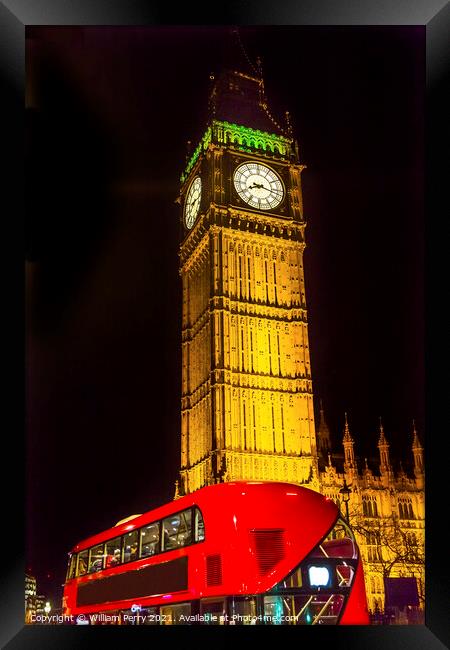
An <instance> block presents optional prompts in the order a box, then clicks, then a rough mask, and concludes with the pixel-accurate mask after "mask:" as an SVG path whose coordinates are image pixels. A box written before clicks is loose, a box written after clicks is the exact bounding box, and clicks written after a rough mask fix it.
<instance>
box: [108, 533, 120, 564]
mask: <svg viewBox="0 0 450 650" xmlns="http://www.w3.org/2000/svg"><path fill="white" fill-rule="evenodd" d="M121 542H122V538H121V537H115V538H114V539H110V540H108V541H107V542H106V545H105V555H106V562H105V569H109V568H110V567H113V566H117V565H118V564H120V563H121V562H122V555H121Z"/></svg>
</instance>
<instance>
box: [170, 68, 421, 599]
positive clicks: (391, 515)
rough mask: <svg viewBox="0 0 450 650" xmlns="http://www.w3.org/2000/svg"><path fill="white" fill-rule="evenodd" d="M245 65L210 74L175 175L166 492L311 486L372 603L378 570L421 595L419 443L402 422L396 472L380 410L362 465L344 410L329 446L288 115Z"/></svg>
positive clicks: (377, 594) (380, 593)
mask: <svg viewBox="0 0 450 650" xmlns="http://www.w3.org/2000/svg"><path fill="white" fill-rule="evenodd" d="M246 66H247V67H245V66H241V68H240V69H236V68H231V69H228V70H224V71H223V72H222V73H221V74H220V75H218V77H217V78H216V79H214V80H213V81H214V84H213V87H212V91H211V94H210V99H209V121H208V123H207V124H206V125H205V129H204V133H203V136H202V138H201V139H200V141H199V143H198V146H197V147H196V148H195V150H193V151H191V152H190V154H189V156H188V158H187V160H186V166H185V169H184V172H183V174H182V177H181V190H180V196H179V198H178V203H179V205H180V230H181V245H180V251H179V257H180V276H181V282H182V301H183V304H182V396H181V469H180V475H179V480H178V481H177V489H176V496H177V495H182V494H186V493H189V492H193V491H194V490H197V489H199V488H201V487H203V486H205V485H209V484H212V483H216V482H220V481H234V480H251V481H258V480H261V481H285V482H289V483H294V484H298V485H303V486H306V487H309V488H311V489H313V490H317V491H319V492H321V493H323V494H324V495H326V496H328V497H329V498H331V499H333V500H334V501H335V502H336V503H337V504H338V505H339V506H340V507H341V510H342V512H343V514H344V515H346V509H347V508H348V510H347V514H348V517H349V520H350V523H351V525H352V527H353V529H354V531H355V534H356V537H357V540H358V542H359V544H360V549H361V553H362V559H363V564H364V569H365V579H366V587H367V589H366V591H367V597H368V605H369V608H370V609H371V610H372V611H377V610H383V608H384V581H383V578H384V577H396V576H399V577H400V576H403V577H413V576H414V577H416V579H417V585H418V593H419V596H420V597H421V598H423V595H424V561H423V548H424V463H423V449H422V446H421V443H420V441H419V436H418V433H417V431H416V429H415V427H414V426H413V427H412V430H411V438H410V439H411V448H410V450H409V453H410V454H411V458H412V460H413V468H414V469H413V474H411V475H407V474H406V473H405V471H404V470H403V469H402V468H401V467H400V469H399V470H398V469H397V468H396V470H395V471H394V468H393V466H392V462H391V458H390V455H389V435H388V432H386V433H385V432H384V430H383V425H382V423H380V431H379V440H378V458H377V459H376V462H374V461H373V459H370V464H369V462H368V461H367V459H365V460H364V461H363V462H361V461H359V460H358V459H357V456H356V451H357V449H355V442H354V440H353V437H352V431H351V427H350V425H349V422H348V420H347V417H346V418H345V421H344V422H343V430H342V443H341V444H342V447H341V450H342V453H333V451H332V446H331V437H330V431H329V428H328V426H327V423H326V419H325V415H324V410H323V409H322V407H321V408H320V417H319V422H318V425H317V426H316V424H315V415H314V406H315V405H314V403H313V382H312V377H311V364H310V353H309V343H308V317H307V306H306V299H305V277H304V267H303V251H304V249H305V228H306V221H305V215H304V211H303V200H302V182H301V176H302V170H303V169H304V165H303V164H301V162H300V156H299V150H298V145H297V143H296V141H295V140H294V138H293V133H292V128H291V125H290V119H289V114H286V118H285V119H284V120H283V123H282V124H281V123H279V122H278V121H277V120H276V119H275V118H274V116H273V115H272V113H271V111H270V109H269V106H268V103H267V99H266V95H265V91H264V80H263V76H262V73H261V67H260V65H259V63H256V64H255V65H254V66H253V64H252V63H251V62H250V61H247V62H246ZM317 406H318V405H317V404H316V407H317ZM356 447H357V444H356ZM406 464H407V459H406V458H405V465H406ZM408 465H409V463H408ZM422 603H423V600H422Z"/></svg>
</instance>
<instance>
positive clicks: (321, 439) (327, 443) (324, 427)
mask: <svg viewBox="0 0 450 650" xmlns="http://www.w3.org/2000/svg"><path fill="white" fill-rule="evenodd" d="M317 442H318V448H319V452H320V453H322V454H323V457H325V454H326V453H327V452H328V451H329V450H330V449H331V437H330V429H329V428H328V424H327V422H326V420H325V413H324V410H323V402H322V400H320V417H319V427H318V429H317Z"/></svg>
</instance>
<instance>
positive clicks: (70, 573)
mask: <svg viewBox="0 0 450 650" xmlns="http://www.w3.org/2000/svg"><path fill="white" fill-rule="evenodd" d="M76 566H77V554H76V553H73V554H72V555H71V556H70V557H69V563H68V565H67V578H66V579H67V580H72V578H75V569H76Z"/></svg>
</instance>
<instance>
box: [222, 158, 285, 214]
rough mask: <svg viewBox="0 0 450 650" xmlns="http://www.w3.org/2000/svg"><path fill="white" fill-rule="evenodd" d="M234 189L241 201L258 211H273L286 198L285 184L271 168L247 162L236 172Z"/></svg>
mask: <svg viewBox="0 0 450 650" xmlns="http://www.w3.org/2000/svg"><path fill="white" fill-rule="evenodd" d="M234 187H235V188H236V192H237V193H238V194H239V196H240V197H241V199H243V200H244V201H245V202H246V203H248V204H249V205H251V206H252V208H257V209H258V210H271V209H273V208H276V207H277V206H278V205H280V203H281V201H282V200H283V197H284V189H283V183H282V182H281V179H280V178H279V176H278V175H277V174H276V173H275V172H274V171H273V170H272V169H270V168H269V167H266V166H265V165H262V164H261V163H257V162H247V163H244V164H243V165H239V167H238V168H237V169H236V171H235V172H234Z"/></svg>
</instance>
